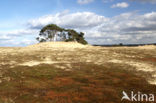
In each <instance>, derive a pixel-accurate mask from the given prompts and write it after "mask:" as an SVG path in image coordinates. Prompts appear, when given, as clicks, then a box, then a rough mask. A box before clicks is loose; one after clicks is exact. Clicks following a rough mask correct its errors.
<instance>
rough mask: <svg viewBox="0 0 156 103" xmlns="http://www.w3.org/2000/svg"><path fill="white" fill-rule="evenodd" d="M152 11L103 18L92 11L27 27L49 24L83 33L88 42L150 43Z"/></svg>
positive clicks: (155, 31)
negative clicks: (142, 13)
mask: <svg viewBox="0 0 156 103" xmlns="http://www.w3.org/2000/svg"><path fill="white" fill-rule="evenodd" d="M155 18H156V12H151V13H146V14H144V15H139V14H137V13H136V12H130V13H123V14H120V15H118V16H115V17H112V18H106V17H104V16H101V15H97V14H95V13H92V12H77V13H63V15H62V13H57V14H55V15H48V16H43V17H40V18H38V19H33V20H31V21H29V26H30V27H31V28H41V27H43V26H45V25H47V24H49V23H55V24H57V25H59V26H61V27H65V28H73V29H76V30H78V31H83V32H85V33H86V36H85V37H86V38H87V40H88V41H89V42H90V43H92V44H93V43H102V44H103V43H119V42H123V43H150V42H155V39H156V19H155Z"/></svg>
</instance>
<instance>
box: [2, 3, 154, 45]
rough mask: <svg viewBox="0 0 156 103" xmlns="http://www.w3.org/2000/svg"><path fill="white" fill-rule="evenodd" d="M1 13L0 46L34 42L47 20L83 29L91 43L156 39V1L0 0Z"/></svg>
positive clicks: (145, 41) (133, 41)
mask: <svg viewBox="0 0 156 103" xmlns="http://www.w3.org/2000/svg"><path fill="white" fill-rule="evenodd" d="M0 13H1V14H0V46H27V45H30V44H34V43H37V41H36V40H35V38H36V37H37V36H38V33H39V30H40V29H41V28H42V27H43V26H45V25H47V24H49V23H55V24H57V25H59V26H61V27H64V28H72V29H76V30H77V31H83V32H85V34H86V35H85V38H86V40H87V41H88V42H89V43H90V44H115V43H154V42H156V0H24V1H21V0H12V1H11V0H1V2H0ZM95 38H96V39H95Z"/></svg>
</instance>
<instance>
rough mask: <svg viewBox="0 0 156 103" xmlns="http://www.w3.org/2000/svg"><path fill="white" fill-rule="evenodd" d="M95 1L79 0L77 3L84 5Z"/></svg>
mask: <svg viewBox="0 0 156 103" xmlns="http://www.w3.org/2000/svg"><path fill="white" fill-rule="evenodd" d="M93 1H94V0H77V3H78V4H81V5H83V4H89V3H91V2H93Z"/></svg>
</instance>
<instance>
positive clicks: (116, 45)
mask: <svg viewBox="0 0 156 103" xmlns="http://www.w3.org/2000/svg"><path fill="white" fill-rule="evenodd" d="M144 45H156V43H150V44H122V43H120V44H104V45H96V44H93V46H102V47H119V46H129V47H135V46H144Z"/></svg>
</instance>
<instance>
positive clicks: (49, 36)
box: [36, 24, 87, 44]
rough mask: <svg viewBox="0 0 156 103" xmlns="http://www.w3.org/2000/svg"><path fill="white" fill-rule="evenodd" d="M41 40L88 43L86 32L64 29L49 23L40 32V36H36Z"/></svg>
mask: <svg viewBox="0 0 156 103" xmlns="http://www.w3.org/2000/svg"><path fill="white" fill-rule="evenodd" d="M36 39H37V40H38V41H39V42H46V41H53V42H56V41H65V42H70V41H77V42H78V43H81V44H87V41H86V40H85V39H84V33H83V32H80V33H78V32H77V31H75V30H73V29H64V28H61V27H59V26H57V25H55V24H49V25H47V26H45V27H43V28H42V29H41V31H40V33H39V37H37V38H36Z"/></svg>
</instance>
